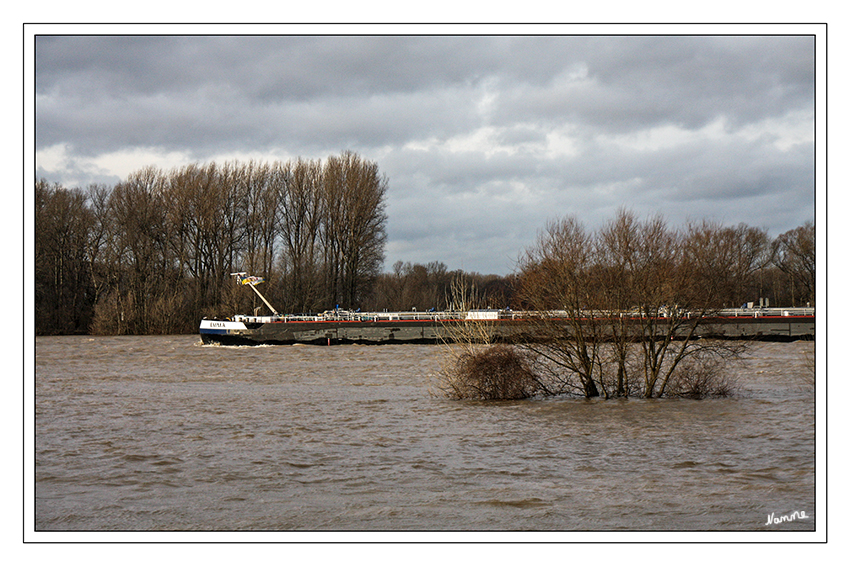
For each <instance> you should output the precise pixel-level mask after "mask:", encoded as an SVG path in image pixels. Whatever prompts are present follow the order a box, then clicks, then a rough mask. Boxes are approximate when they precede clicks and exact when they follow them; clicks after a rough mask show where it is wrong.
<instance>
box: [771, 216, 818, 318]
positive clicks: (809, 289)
mask: <svg viewBox="0 0 850 566" xmlns="http://www.w3.org/2000/svg"><path fill="white" fill-rule="evenodd" d="M773 250H774V254H775V255H774V263H775V264H776V266H777V267H778V268H779V269H781V270H782V272H783V273H785V274H786V275H787V276H788V280H789V283H790V285H791V287H792V289H793V290H792V293H791V302H792V306H796V299H800V300H801V301H804V302H809V303H811V304H812V305H814V302H815V225H814V223H812V222H806V223H805V224H803V225H802V226H799V227H797V228H794V229H793V230H789V231H788V232H785V233H784V234H781V235H780V236H779V237H778V238H776V241H775V242H774V244H773Z"/></svg>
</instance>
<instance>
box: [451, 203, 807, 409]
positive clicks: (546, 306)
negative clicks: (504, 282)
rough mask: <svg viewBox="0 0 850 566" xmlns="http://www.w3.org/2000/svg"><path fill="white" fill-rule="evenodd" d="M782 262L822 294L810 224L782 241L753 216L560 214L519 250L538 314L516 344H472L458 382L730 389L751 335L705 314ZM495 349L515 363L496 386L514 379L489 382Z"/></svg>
mask: <svg viewBox="0 0 850 566" xmlns="http://www.w3.org/2000/svg"><path fill="white" fill-rule="evenodd" d="M777 258H779V259H777ZM772 263H775V264H776V266H777V267H778V268H779V269H780V270H782V272H784V273H786V274H788V275H789V276H792V277H799V278H800V279H801V281H802V279H805V280H806V281H807V282H806V283H805V284H803V283H802V282H801V283H799V285H800V286H801V287H806V285H808V287H806V289H807V290H806V292H807V293H809V294H808V295H806V298H807V299H810V300H811V302H813V300H814V295H813V290H814V268H813V266H814V229H813V226H812V225H810V224H806V225H805V226H803V227H801V228H798V229H796V230H794V231H791V232H788V233H786V234H783V235H782V236H780V238H778V239H777V240H776V241H773V242H772V241H771V240H770V238H769V237H768V236H767V233H766V232H765V231H764V230H760V229H756V228H751V227H747V226H744V225H740V226H736V227H725V226H722V225H720V224H717V223H713V222H708V221H701V222H694V223H690V224H688V225H687V226H685V227H684V228H681V229H674V228H671V227H670V226H668V224H667V223H666V221H665V220H664V219H663V218H662V217H660V216H656V217H653V218H649V219H646V220H640V219H638V218H637V217H636V216H635V214H634V213H632V212H630V211H627V210H621V211H619V212H618V213H617V215H616V216H615V217H614V218H613V219H612V220H611V221H609V222H608V223H607V224H605V225H604V226H603V227H602V228H601V229H599V230H597V231H590V230H588V229H587V228H586V227H585V226H584V225H583V224H582V223H581V222H580V221H579V220H578V219H577V218H575V217H567V218H564V219H561V220H557V221H552V222H550V223H549V224H547V226H546V228H545V229H544V230H543V231H542V233H541V234H540V235H539V237H538V239H537V241H536V242H535V244H534V245H532V246H531V247H529V248H528V249H527V250H525V252H524V253H523V255H522V256H521V259H520V262H519V270H518V271H519V284H518V297H519V299H520V301H521V303H522V304H523V305H524V306H525V308H528V309H530V310H532V311H535V312H537V313H538V314H537V318H536V320H535V324H534V325H532V327H531V329H530V330H529V332H528V333H527V334H525V335H524V336H522V337H521V339H520V344H519V345H518V346H517V348H518V349H517V351H516V353H514V354H511V352H510V350H509V349H506V347H505V346H503V345H499V346H490V347H484V348H483V349H482V348H478V349H477V350H476V349H475V348H469V347H467V348H466V349H462V350H457V351H459V352H462V355H460V356H458V357H457V359H456V363H455V364H454V365H453V366H452V367H451V371H449V372H444V373H445V374H446V375H447V377H448V378H447V379H446V383H447V384H448V386H447V387H446V390H447V391H449V393H450V395H452V396H457V395H458V394H459V392H462V393H463V394H471V395H473V396H478V397H481V396H482V392H485V393H484V394H483V396H484V397H487V396H490V398H502V397H501V396H502V395H505V394H509V395H516V394H521V395H524V396H529V395H536V394H545V395H561V394H575V395H579V396H583V397H587V398H592V397H605V398H610V397H629V396H640V397H647V398H654V397H664V396H671V395H673V396H690V397H702V396H706V395H721V394H726V393H728V392H729V391H730V382H729V381H728V379H727V377H726V374H725V373H724V370H725V369H726V366H727V364H728V362H729V361H731V360H734V359H737V358H738V357H739V356H740V355H741V354H742V352H743V351H744V349H745V347H746V344H745V343H743V342H735V341H727V340H703V339H700V328H701V327H700V324H701V323H705V322H706V319H708V318H710V316H711V315H712V314H713V313H715V312H716V311H717V310H718V309H720V308H723V307H728V306H739V305H740V303H742V302H744V301H746V299H747V298H750V297H751V295H750V293H752V290H753V289H754V288H758V286H759V284H760V279H763V278H764V271H765V270H766V269H768V268H769V267H770V266H771V264H772ZM809 266H811V268H812V269H811V270H808V267H809ZM730 303H731V305H730ZM468 324H473V325H474V324H477V323H474V322H473V323H468ZM467 333H468V329H467ZM460 338H461V342H463V340H462V338H463V337H462V336H461V337H460ZM467 342H471V341H467ZM485 342H486V340H485ZM494 348H495V349H494ZM494 360H501V361H503V362H504V363H505V364H506V366H505V367H506V368H507V369H506V371H505V372H504V375H503V376H502V377H503V379H501V380H492V379H491V380H489V381H487V382H486V383H487V386H488V387H493V386H494V384H496V385H498V387H504V388H505V389H498V388H497V389H495V390H492V389H487V388H485V387H483V386H482V385H481V384H482V380H481V377H480V376H481V372H480V371H479V370H480V369H481V368H480V367H479V364H480V365H482V366H486V367H487V368H489V369H488V372H489V374H490V375H492V374H493V370H492V368H493V367H494V364H495V361H494ZM485 373H487V372H485ZM508 378H510V379H508ZM513 378H515V379H517V380H520V381H521V386H517V384H515V383H513V382H512V381H511V379H513ZM469 383H473V384H474V387H469Z"/></svg>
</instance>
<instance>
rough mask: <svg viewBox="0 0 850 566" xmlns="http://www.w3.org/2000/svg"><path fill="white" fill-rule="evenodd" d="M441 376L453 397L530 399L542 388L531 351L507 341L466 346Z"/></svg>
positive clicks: (442, 386) (442, 387)
mask: <svg viewBox="0 0 850 566" xmlns="http://www.w3.org/2000/svg"><path fill="white" fill-rule="evenodd" d="M442 377H443V383H442V385H441V387H440V389H441V390H442V391H443V393H445V395H446V396H448V397H449V398H452V399H481V400H509V399H527V398H529V397H533V396H534V395H535V394H537V393H538V392H539V391H540V389H541V388H540V382H539V380H538V378H537V376H536V375H535V373H534V371H533V370H532V369H531V363H530V359H529V356H528V354H526V353H524V352H522V351H520V350H518V349H517V348H515V347H513V346H508V345H505V344H496V345H493V346H487V347H484V348H481V349H474V348H469V349H464V350H463V351H462V352H460V353H459V354H457V355H456V357H455V358H454V359H453V361H452V363H451V364H449V367H447V368H444V370H443V376H442Z"/></svg>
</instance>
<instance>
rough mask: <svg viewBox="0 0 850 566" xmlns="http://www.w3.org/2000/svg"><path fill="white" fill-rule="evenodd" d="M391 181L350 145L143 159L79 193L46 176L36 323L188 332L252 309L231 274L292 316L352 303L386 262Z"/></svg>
mask: <svg viewBox="0 0 850 566" xmlns="http://www.w3.org/2000/svg"><path fill="white" fill-rule="evenodd" d="M386 189H387V180H386V177H385V176H383V175H382V174H381V173H380V172H379V170H378V166H377V164H376V163H374V162H371V161H368V160H364V159H362V158H361V157H360V156H358V155H356V154H354V153H350V152H346V153H343V154H341V155H339V156H331V157H329V158H328V159H327V160H325V161H324V162H321V161H307V160H303V159H299V160H295V161H290V162H286V163H282V162H274V163H258V162H253V161H252V162H249V163H238V162H230V163H225V164H223V165H219V164H216V163H209V164H203V165H202V164H192V165H188V166H185V167H181V168H179V169H175V170H172V171H169V172H164V171H161V170H159V169H156V168H153V167H149V168H145V169H142V170H140V171H137V172H134V173H133V174H131V175H130V176H129V177H128V178H127V180H125V181H123V182H121V183H118V184H117V185H116V186H114V187H107V186H102V185H95V186H90V187H89V188H88V189H87V190H85V191H81V190H69V189H66V188H64V187H61V186H58V185H49V184H48V183H46V182H45V181H40V182H38V183H37V184H36V187H35V191H36V199H35V202H36V211H35V248H36V257H35V264H36V273H35V276H36V277H35V299H36V301H35V303H36V315H37V316H36V328H37V332H38V333H41V334H47V333H72V332H88V331H92V332H98V333H118V334H123V333H173V332H192V331H194V330H196V327H197V321H198V319H199V318H200V317H202V316H215V315H230V314H233V313H234V312H241V311H244V310H250V308H251V305H250V301H251V294H246V293H239V292H238V291H239V290H238V289H236V288H235V287H234V285H233V282H232V278H230V276H229V274H230V273H232V272H236V271H248V272H251V273H252V274H259V275H262V276H264V277H265V278H266V279H267V280H268V282H269V284H268V286H267V289H266V293H267V294H268V295H269V298H270V299H271V300H272V301H273V302H276V303H277V305H279V308H280V309H282V310H286V311H288V312H293V311H295V312H303V311H310V310H316V309H325V308H327V307H328V306H329V305H330V306H332V305H336V304H344V305H347V306H349V305H357V304H358V303H360V302H361V301H363V300H365V299H366V298H367V297H368V296H370V294H371V291H372V288H373V284H374V280H375V278H376V277H377V276H378V274H379V273H380V269H381V266H382V263H383V250H384V244H385V240H386V219H387V217H386V214H385V195H386Z"/></svg>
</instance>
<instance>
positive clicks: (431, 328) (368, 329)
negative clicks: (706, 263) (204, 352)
mask: <svg viewBox="0 0 850 566" xmlns="http://www.w3.org/2000/svg"><path fill="white" fill-rule="evenodd" d="M464 323H465V321H458V320H449V321H447V320H436V319H431V320H428V319H426V320H372V321H368V320H355V321H341V320H329V321H313V322H289V321H275V322H266V323H245V324H243V323H233V322H223V321H206V320H205V321H202V324H201V328H200V335H201V339H202V341H203V342H204V343H205V344H221V345H227V346H257V345H286V344H317V345H323V346H326V345H335V344H372V345H377V344H437V343H441V342H447V341H451V340H452V336H453V333H452V327H453V326H454V327H456V326H458V325H461V324H464ZM476 324H478V325H482V326H483V327H484V328H486V329H487V332H488V334H489V335H490V338H491V340H492V341H493V342H508V341H519V342H522V341H531V340H533V328H534V325H533V323H531V322H529V321H528V320H522V319H515V320H511V319H498V320H491V321H476ZM213 325H217V326H213ZM814 334H815V317H814V316H769V317H715V318H710V319H705V320H703V321H702V322H700V325H699V327H698V328H697V332H696V335H697V336H698V337H699V338H716V339H732V340H765V341H786V342H787V341H794V340H805V339H809V340H810V339H813V338H814Z"/></svg>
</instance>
